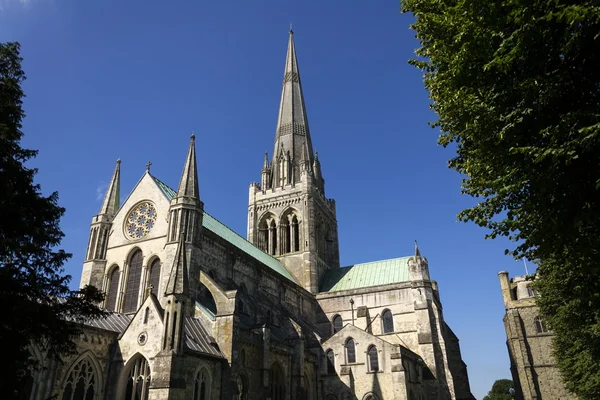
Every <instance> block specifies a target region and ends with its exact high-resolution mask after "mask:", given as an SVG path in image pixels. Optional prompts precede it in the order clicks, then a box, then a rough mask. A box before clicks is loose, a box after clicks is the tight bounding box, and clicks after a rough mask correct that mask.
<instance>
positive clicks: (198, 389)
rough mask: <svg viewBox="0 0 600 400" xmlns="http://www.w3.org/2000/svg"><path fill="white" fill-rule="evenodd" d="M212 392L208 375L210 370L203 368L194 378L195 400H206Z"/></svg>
mask: <svg viewBox="0 0 600 400" xmlns="http://www.w3.org/2000/svg"><path fill="white" fill-rule="evenodd" d="M209 392H210V377H209V376H208V372H207V371H206V369H204V368H202V369H200V371H198V373H197V374H196V379H194V396H193V397H192V399H193V400H206V399H209V398H210V396H209Z"/></svg>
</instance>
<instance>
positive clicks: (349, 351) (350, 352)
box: [346, 338, 356, 364]
mask: <svg viewBox="0 0 600 400" xmlns="http://www.w3.org/2000/svg"><path fill="white" fill-rule="evenodd" d="M346 362H347V363H348V364H353V363H355V362H356V344H355V343H354V339H352V338H349V339H348V340H346Z"/></svg>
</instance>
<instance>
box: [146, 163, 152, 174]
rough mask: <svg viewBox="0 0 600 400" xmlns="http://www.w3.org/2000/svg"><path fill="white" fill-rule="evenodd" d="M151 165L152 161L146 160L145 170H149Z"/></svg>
mask: <svg viewBox="0 0 600 400" xmlns="http://www.w3.org/2000/svg"><path fill="white" fill-rule="evenodd" d="M151 165H152V162H151V161H148V162H147V163H146V171H148V172H150V166H151Z"/></svg>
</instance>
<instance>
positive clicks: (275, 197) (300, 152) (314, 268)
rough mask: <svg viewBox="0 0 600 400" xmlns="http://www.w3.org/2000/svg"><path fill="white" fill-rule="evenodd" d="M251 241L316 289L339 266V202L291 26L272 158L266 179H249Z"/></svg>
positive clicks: (264, 172)
mask: <svg viewBox="0 0 600 400" xmlns="http://www.w3.org/2000/svg"><path fill="white" fill-rule="evenodd" d="M248 240H249V241H250V242H252V243H254V244H255V245H256V246H258V247H259V248H261V249H262V250H263V251H265V252H266V253H269V254H271V255H272V256H274V257H276V258H278V259H279V260H280V261H281V262H282V264H284V265H285V267H286V268H287V269H288V270H289V271H290V272H291V273H292V275H293V276H294V278H295V279H296V281H298V283H300V284H301V285H302V286H303V287H304V288H305V289H307V290H309V291H311V292H312V293H316V292H318V290H319V281H320V278H321V276H322V275H323V273H324V272H325V271H326V270H327V269H329V268H339V266H340V257H339V246H338V229H337V218H336V211H335V201H334V200H333V199H328V198H326V197H325V180H324V179H323V176H322V172H321V163H320V161H319V158H318V155H316V154H315V153H314V151H313V146H312V141H311V137H310V130H309V127H308V118H307V117H306V106H305V104H304V95H303V93H302V84H301V80H300V70H299V69H298V60H297V58H296V48H295V45H294V32H293V31H292V30H290V35H289V40H288V49H287V56H286V62H285V71H284V75H283V88H282V91H281V102H280V104H279V117H278V119H277V129H276V131H275V146H274V148H273V154H272V158H271V160H270V161H269V157H268V155H265V158H264V162H263V167H262V171H261V182H260V183H252V184H250V200H249V206H248Z"/></svg>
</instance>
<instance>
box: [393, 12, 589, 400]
mask: <svg viewBox="0 0 600 400" xmlns="http://www.w3.org/2000/svg"><path fill="white" fill-rule="evenodd" d="M402 10H403V11H404V12H412V13H413V14H414V15H415V17H416V22H415V23H414V24H413V26H412V28H413V29H414V30H415V31H416V36H417V38H418V39H419V40H420V43H421V47H420V48H419V49H418V50H417V56H418V59H416V60H412V61H411V63H412V64H413V65H415V66H416V67H418V68H420V69H422V70H423V71H424V80H425V86H426V88H427V89H428V90H429V93H430V98H431V100H432V105H431V107H432V109H433V110H434V111H435V112H436V113H437V114H438V120H437V121H436V122H435V123H434V124H433V125H434V126H435V127H439V128H440V130H441V131H442V135H441V136H440V139H439V143H440V144H441V145H443V146H450V145H451V146H452V147H456V152H457V154H456V157H454V158H452V159H451V160H450V162H449V166H450V167H451V168H453V169H455V170H457V171H458V172H460V173H461V174H463V175H464V177H465V178H464V179H463V183H462V192H463V193H465V194H468V195H470V196H473V197H475V198H477V199H478V203H477V204H476V205H474V206H473V207H471V208H469V209H466V210H464V211H462V212H461V213H460V214H459V218H460V219H461V220H462V221H472V222H475V223H476V224H478V225H480V226H482V227H485V228H488V229H489V234H488V235H487V237H488V238H495V237H497V236H506V237H509V238H510V239H511V240H513V241H515V242H517V243H516V244H515V247H514V248H513V249H511V250H510V251H508V250H507V253H510V254H512V255H513V256H514V257H516V258H521V257H527V258H529V259H533V260H536V261H537V262H538V265H539V269H538V276H539V278H540V279H537V280H536V283H535V285H536V289H537V290H538V291H539V292H540V294H541V296H540V299H539V303H538V304H539V306H540V309H541V312H542V314H543V315H544V317H545V319H546V321H547V322H548V323H549V325H550V326H551V327H552V328H553V330H554V332H555V333H556V340H555V346H554V351H555V355H556V358H557V360H558V365H559V367H560V369H561V371H562V374H563V377H564V378H565V381H566V385H567V388H568V389H569V390H571V391H572V392H574V393H576V394H578V395H579V396H580V397H582V398H600V363H598V362H594V360H599V359H600V269H598V265H600V51H598V49H600V6H599V5H598V3H597V2H595V1H591V0H588V1H565V0H551V1H547V0H527V1H524V0H504V1H495V2H490V1H481V0H402Z"/></svg>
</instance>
